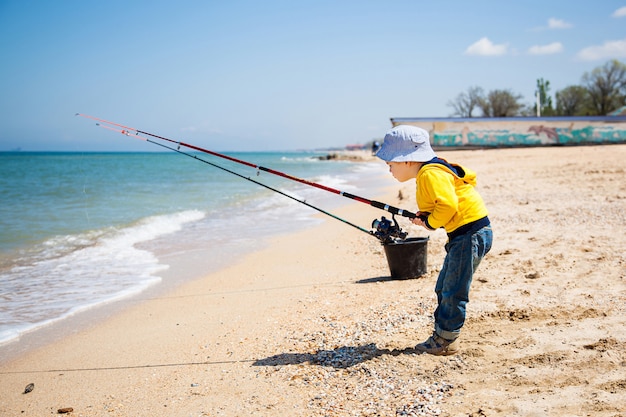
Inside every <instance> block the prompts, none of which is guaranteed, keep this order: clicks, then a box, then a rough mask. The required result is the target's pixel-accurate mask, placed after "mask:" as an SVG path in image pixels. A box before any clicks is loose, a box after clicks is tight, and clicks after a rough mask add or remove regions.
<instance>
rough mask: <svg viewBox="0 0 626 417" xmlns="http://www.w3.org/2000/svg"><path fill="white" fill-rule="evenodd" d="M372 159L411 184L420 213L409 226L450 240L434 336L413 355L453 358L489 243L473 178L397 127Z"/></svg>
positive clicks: (423, 138)
mask: <svg viewBox="0 0 626 417" xmlns="http://www.w3.org/2000/svg"><path fill="white" fill-rule="evenodd" d="M376 156H378V157H379V158H380V159H382V160H383V161H386V162H387V165H389V171H390V172H391V174H392V175H393V176H394V178H395V179H397V180H398V181H400V182H404V181H408V180H410V179H412V178H415V180H416V186H417V190H416V200H417V207H418V210H419V212H418V217H416V218H415V219H412V220H411V221H412V222H413V223H414V224H416V225H418V226H422V227H424V228H426V230H430V231H433V230H436V229H438V228H440V227H443V228H444V229H445V230H446V233H447V234H448V242H447V243H446V245H445V249H446V257H445V260H444V263H443V267H442V268H441V272H440V273H439V277H438V278H437V284H436V285H435V293H436V294H437V302H438V305H437V308H436V309H435V313H434V318H435V330H434V332H433V334H432V336H431V337H430V338H428V340H426V341H425V342H423V343H420V344H418V345H417V346H415V349H416V350H417V351H420V352H423V353H430V354H432V355H452V354H454V353H457V352H458V351H459V341H458V337H459V334H460V332H461V328H462V327H463V324H464V323H465V306H466V304H467V302H468V301H469V289H470V284H471V283H472V276H473V274H474V272H475V271H476V268H477V267H478V264H479V263H480V261H481V260H482V258H483V257H484V256H485V255H486V254H487V252H489V250H490V249H491V242H492V231H491V225H490V222H489V218H488V217H487V208H486V207H485V203H484V202H483V199H482V198H481V196H480V195H479V194H478V192H477V191H476V190H475V189H474V186H475V185H476V173H474V172H473V171H471V170H469V169H467V168H464V167H461V166H460V165H455V164H450V163H448V162H447V161H445V160H443V159H440V158H437V156H436V155H435V152H433V150H432V148H431V147H430V141H429V137H428V132H426V131H425V130H424V129H421V128H419V127H415V126H407V125H400V126H396V127H394V128H393V129H391V130H390V131H389V132H387V134H386V135H385V140H384V142H383V145H382V147H381V148H380V149H379V151H378V152H377V153H376Z"/></svg>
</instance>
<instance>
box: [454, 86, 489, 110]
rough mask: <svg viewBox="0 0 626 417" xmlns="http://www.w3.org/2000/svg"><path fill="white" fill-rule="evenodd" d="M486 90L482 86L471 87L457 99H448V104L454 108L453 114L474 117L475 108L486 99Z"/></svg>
mask: <svg viewBox="0 0 626 417" xmlns="http://www.w3.org/2000/svg"><path fill="white" fill-rule="evenodd" d="M483 95H484V92H483V89H482V88H481V87H470V88H468V89H467V91H466V92H464V93H460V94H459V95H458V96H457V97H456V100H454V101H448V106H450V107H452V108H453V109H454V113H453V114H452V116H459V117H472V112H473V111H474V109H476V108H478V107H479V105H480V102H481V101H482V100H484V98H483Z"/></svg>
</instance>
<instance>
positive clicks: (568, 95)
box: [556, 85, 590, 116]
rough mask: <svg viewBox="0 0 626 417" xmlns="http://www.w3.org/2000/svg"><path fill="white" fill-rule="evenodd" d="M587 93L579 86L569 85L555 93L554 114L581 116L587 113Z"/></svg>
mask: <svg viewBox="0 0 626 417" xmlns="http://www.w3.org/2000/svg"><path fill="white" fill-rule="evenodd" d="M589 109H590V98H589V91H587V89H586V88H585V87H583V86H580V85H570V86H568V87H565V88H564V89H562V90H559V91H557V92H556V114H558V115H559V116H583V115H585V114H587V113H589Z"/></svg>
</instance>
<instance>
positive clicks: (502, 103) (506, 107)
mask: <svg viewBox="0 0 626 417" xmlns="http://www.w3.org/2000/svg"><path fill="white" fill-rule="evenodd" d="M521 99H522V96H521V95H519V94H514V93H513V92H511V90H492V91H490V92H489V94H487V97H486V98H484V99H483V100H481V102H480V104H479V107H480V109H481V110H482V112H483V116H485V117H514V116H519V115H521V112H522V110H523V109H524V105H523V104H522V103H520V100H521Z"/></svg>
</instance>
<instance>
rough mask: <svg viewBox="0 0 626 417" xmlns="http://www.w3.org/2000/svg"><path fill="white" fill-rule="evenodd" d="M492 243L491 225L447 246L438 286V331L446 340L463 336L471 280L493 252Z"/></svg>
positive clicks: (436, 316) (436, 311)
mask: <svg viewBox="0 0 626 417" xmlns="http://www.w3.org/2000/svg"><path fill="white" fill-rule="evenodd" d="M492 240H493V232H492V231H491V226H490V225H489V226H485V227H483V228H482V229H479V230H478V231H476V232H474V233H466V234H464V235H461V236H457V237H455V238H453V239H452V240H450V241H449V242H448V243H446V246H445V248H446V252H447V255H446V258H445V260H444V262H443V267H442V268H441V272H439V278H437V284H436V285H435V293H436V294H437V301H438V306H437V309H436V310H435V332H436V333H437V334H438V335H439V336H441V337H443V338H444V339H448V340H454V339H456V338H457V337H459V334H460V333H461V328H462V327H463V324H465V306H466V305H467V303H468V301H469V290H470V285H471V283H472V277H473V276H474V272H476V268H478V265H479V264H480V261H481V260H482V259H483V257H484V256H485V255H486V254H487V252H489V250H490V249H491V242H492Z"/></svg>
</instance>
